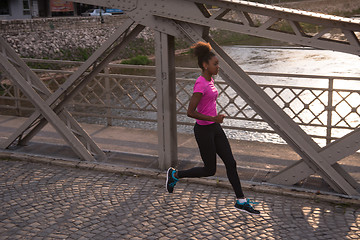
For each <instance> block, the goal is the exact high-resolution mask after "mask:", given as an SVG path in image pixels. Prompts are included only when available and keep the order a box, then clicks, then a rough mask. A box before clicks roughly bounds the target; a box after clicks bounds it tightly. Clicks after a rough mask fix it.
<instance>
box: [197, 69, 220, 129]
mask: <svg viewBox="0 0 360 240" xmlns="http://www.w3.org/2000/svg"><path fill="white" fill-rule="evenodd" d="M193 92H194V93H196V92H199V93H202V98H201V100H200V102H199V104H198V105H197V111H198V112H199V113H201V114H204V115H207V116H213V117H215V116H217V111H216V98H217V97H218V91H217V89H216V87H215V85H214V79H213V78H211V81H210V82H209V81H208V80H206V79H205V78H204V77H203V76H200V77H198V79H196V82H195V85H194V91H193ZM196 122H197V123H198V124H199V125H209V124H212V123H214V122H210V121H204V120H199V119H196Z"/></svg>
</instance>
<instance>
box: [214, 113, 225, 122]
mask: <svg viewBox="0 0 360 240" xmlns="http://www.w3.org/2000/svg"><path fill="white" fill-rule="evenodd" d="M224 118H225V115H224V114H218V115H217V116H215V117H214V122H216V123H222V122H223V121H224Z"/></svg>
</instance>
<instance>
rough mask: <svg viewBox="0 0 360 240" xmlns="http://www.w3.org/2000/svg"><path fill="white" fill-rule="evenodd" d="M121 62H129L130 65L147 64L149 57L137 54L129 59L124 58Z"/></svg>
mask: <svg viewBox="0 0 360 240" xmlns="http://www.w3.org/2000/svg"><path fill="white" fill-rule="evenodd" d="M121 63H122V64H130V65H149V64H150V63H151V61H150V59H149V58H148V57H147V56H144V55H138V56H136V57H132V58H130V59H126V60H123V61H121Z"/></svg>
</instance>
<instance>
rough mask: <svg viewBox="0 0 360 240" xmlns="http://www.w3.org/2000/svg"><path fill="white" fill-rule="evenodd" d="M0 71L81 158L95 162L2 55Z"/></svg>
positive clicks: (0, 57) (0, 55) (0, 56)
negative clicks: (16, 86) (18, 88)
mask: <svg viewBox="0 0 360 240" xmlns="http://www.w3.org/2000/svg"><path fill="white" fill-rule="evenodd" d="M0 62H1V64H0V69H1V70H2V71H3V72H4V73H5V74H6V75H7V76H8V77H9V79H12V80H13V81H14V82H15V83H16V84H17V85H18V86H19V87H20V88H21V90H22V91H23V93H24V94H25V95H26V96H27V97H28V98H29V99H30V100H31V102H32V103H33V104H34V106H35V107H36V108H37V109H38V110H39V111H40V112H41V114H42V115H43V116H44V117H45V118H46V119H47V120H48V122H49V123H51V125H52V126H53V127H54V128H55V129H56V131H57V132H58V133H59V134H60V135H61V136H62V137H63V138H64V140H65V141H66V142H67V143H68V144H70V147H71V148H72V149H73V150H74V152H75V153H77V154H78V155H79V156H80V157H81V158H83V159H85V160H87V161H93V160H94V159H93V156H92V155H91V154H90V153H89V152H88V151H87V150H86V149H85V148H84V146H83V145H82V144H81V142H80V141H79V140H78V139H77V138H76V137H75V136H74V134H73V133H72V132H71V131H70V130H69V129H68V128H67V126H66V125H65V123H64V122H63V121H62V120H61V119H60V118H59V117H58V116H57V115H56V113H54V112H53V111H52V109H51V108H50V107H49V106H48V105H47V104H46V103H45V101H44V100H43V99H42V98H41V97H40V95H39V94H38V93H37V92H36V91H35V90H34V89H33V88H32V86H31V84H30V83H29V82H28V81H27V80H26V79H25V78H24V77H23V76H22V75H21V74H20V72H19V71H18V70H17V69H16V68H15V67H14V66H13V65H12V63H11V62H10V61H9V60H8V58H7V57H6V56H4V55H3V54H0Z"/></svg>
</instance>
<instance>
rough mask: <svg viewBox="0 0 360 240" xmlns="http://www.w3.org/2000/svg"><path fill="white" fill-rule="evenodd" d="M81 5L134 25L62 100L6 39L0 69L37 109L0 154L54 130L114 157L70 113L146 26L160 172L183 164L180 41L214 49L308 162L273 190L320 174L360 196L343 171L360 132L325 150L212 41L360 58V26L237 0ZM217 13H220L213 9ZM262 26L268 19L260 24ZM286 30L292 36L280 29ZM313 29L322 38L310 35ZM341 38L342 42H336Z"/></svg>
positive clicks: (91, 151) (280, 178)
mask: <svg viewBox="0 0 360 240" xmlns="http://www.w3.org/2000/svg"><path fill="white" fill-rule="evenodd" d="M75 2H80V3H85V4H93V5H101V6H103V7H108V8H119V9H123V10H124V11H125V12H126V14H127V16H128V17H129V19H128V20H127V21H126V22H125V23H123V24H122V25H121V26H120V27H119V28H118V30H117V31H116V32H115V33H114V34H113V35H112V36H111V37H110V38H109V39H108V40H107V41H106V42H105V43H104V44H103V45H102V46H101V47H100V48H99V49H98V50H97V51H96V52H95V53H94V54H93V55H92V56H91V57H90V58H89V59H88V60H87V61H86V62H85V63H84V64H83V65H82V66H81V67H80V68H79V69H78V70H77V71H76V72H75V73H74V74H73V75H71V76H70V77H69V78H68V79H67V80H66V81H65V83H64V84H63V85H62V86H61V87H60V88H59V89H58V90H57V91H55V92H54V93H51V92H50V91H49V90H48V89H47V88H46V87H45V86H44V84H43V83H42V82H41V80H40V79H39V78H38V77H37V76H36V75H35V74H34V73H33V72H32V71H31V70H30V69H29V68H28V67H27V65H26V64H25V63H24V62H23V61H22V60H21V59H20V58H19V57H18V56H17V54H16V53H15V51H14V50H13V49H12V48H11V47H10V46H9V45H8V44H7V43H6V41H4V40H2V39H1V40H0V47H1V49H0V50H1V51H0V52H1V54H0V69H1V71H3V72H4V73H5V74H7V76H8V77H9V79H12V80H13V82H14V83H15V84H17V85H18V86H19V87H20V88H21V89H22V91H23V92H24V94H26V95H27V97H28V98H29V100H30V101H31V102H32V103H33V104H34V106H35V107H36V109H37V110H36V111H35V112H34V113H33V114H32V115H31V117H29V118H28V120H27V121H26V122H25V123H24V124H23V125H22V126H21V127H20V128H19V129H18V130H17V131H16V132H15V133H13V134H12V135H11V136H10V137H9V138H8V139H7V140H6V141H4V142H2V143H1V145H0V147H2V148H8V147H10V146H11V145H13V144H17V145H24V144H26V143H27V142H28V141H29V140H31V138H32V137H33V136H35V135H36V133H38V132H39V131H40V130H41V129H42V128H43V127H44V126H45V125H46V123H50V124H51V125H52V126H53V127H54V128H55V129H56V130H57V132H58V133H59V134H61V136H62V137H63V138H64V139H65V140H66V142H67V143H68V144H69V145H70V146H71V148H72V149H73V150H74V152H75V153H77V154H78V156H79V157H80V158H81V159H84V160H87V161H96V160H101V159H104V158H106V155H105V154H104V153H103V151H102V150H101V149H100V148H99V147H98V146H97V145H96V143H95V142H94V141H93V140H92V139H91V138H90V137H89V136H88V135H87V133H86V132H85V131H83V130H82V128H81V126H80V125H79V124H78V123H77V122H76V120H75V119H74V118H73V117H72V116H71V115H70V114H69V113H68V112H67V111H66V109H65V108H64V107H65V106H66V104H67V103H68V101H69V100H70V99H71V98H72V97H74V96H75V95H76V94H77V93H78V92H79V91H80V90H81V89H82V88H83V87H84V86H86V84H87V83H88V82H89V81H90V80H91V79H93V78H94V77H95V76H96V74H98V73H99V72H100V71H101V70H102V69H103V68H104V67H105V66H106V65H107V64H108V63H109V62H110V61H111V60H112V59H114V57H116V56H117V54H118V53H119V51H120V50H121V49H122V48H123V47H124V46H125V45H126V44H127V43H128V42H129V41H131V40H132V39H133V38H135V37H136V36H137V35H138V34H139V33H140V32H141V31H142V29H143V28H144V27H149V28H151V29H153V30H154V31H155V50H156V69H157V71H156V77H157V93H158V95H157V101H158V103H157V104H158V108H157V109H158V134H159V168H160V169H166V168H167V167H169V166H171V165H174V164H176V161H177V131H176V97H175V96H176V94H175V93H176V89H175V64H174V56H175V47H174V38H184V39H186V40H187V41H189V42H190V43H194V42H197V41H206V42H209V43H210V44H211V46H212V48H213V51H214V52H215V53H216V55H217V56H218V58H219V60H220V66H221V70H220V72H219V74H220V75H221V77H222V78H223V79H224V80H225V81H226V82H227V83H228V84H229V85H230V86H231V87H232V88H233V89H234V90H235V91H236V92H237V93H238V94H239V95H240V96H241V97H242V98H243V99H244V100H245V101H246V102H247V103H248V104H249V105H250V106H251V107H252V108H253V109H254V110H255V111H256V112H257V113H258V114H259V115H260V116H261V117H262V118H263V119H264V120H266V121H267V123H268V124H269V125H270V126H271V127H272V128H273V129H274V130H275V131H276V132H277V133H278V134H279V135H280V136H281V137H282V138H283V139H284V140H285V141H286V142H287V143H288V144H289V145H290V146H291V147H292V148H293V149H294V150H295V151H296V152H297V153H298V154H299V155H300V157H301V158H302V159H301V160H299V161H298V162H296V163H295V164H293V165H291V166H289V167H287V168H286V169H284V170H282V171H280V172H279V173H278V174H277V175H275V176H274V177H273V178H271V179H270V180H269V182H271V183H276V184H285V185H292V184H295V183H297V182H299V181H301V180H302V179H304V178H306V177H307V176H309V175H311V174H314V173H317V174H319V175H320V176H321V177H322V178H323V179H324V180H325V181H326V182H327V183H328V184H329V185H330V186H331V187H332V188H333V189H334V190H336V191H338V192H340V193H344V194H348V195H359V191H360V186H359V184H358V183H357V182H356V181H355V180H354V179H353V178H352V177H351V176H350V175H349V174H348V173H347V172H346V171H345V170H344V169H343V168H342V167H341V166H340V165H339V164H338V161H340V160H341V159H343V158H345V157H347V156H349V155H351V154H354V153H355V152H356V151H357V150H359V149H360V129H358V128H357V129H355V130H354V131H353V132H351V133H349V134H347V135H346V136H344V137H342V138H341V139H338V140H336V141H334V142H332V143H330V144H328V145H327V146H325V147H323V148H321V147H320V146H319V145H318V144H316V143H315V142H314V141H313V139H312V138H311V137H310V136H309V135H308V134H306V133H305V132H304V131H303V130H302V129H301V128H300V127H299V126H298V124H296V123H295V122H294V121H293V120H292V119H291V118H290V117H289V116H288V115H287V114H286V113H285V112H284V111H283V110H282V109H281V108H280V107H279V106H278V105H277V104H276V103H275V102H274V101H273V100H272V99H271V98H270V97H269V96H268V95H267V94H266V93H265V92H264V91H263V90H262V89H261V88H260V87H259V86H258V85H257V84H256V83H255V82H254V80H253V79H252V78H251V77H250V76H249V75H247V74H246V73H245V72H244V71H243V70H242V69H241V67H240V66H238V65H237V64H236V63H235V62H234V61H233V60H232V59H231V57H229V56H228V55H227V54H226V53H225V52H224V51H223V50H222V48H221V47H220V46H219V45H218V44H217V43H216V42H215V41H214V40H213V39H212V38H211V36H210V34H209V32H210V28H218V29H225V30H230V31H234V32H239V33H244V34H248V35H254V36H259V37H265V38H270V39H276V40H280V41H285V42H292V43H295V44H299V45H303V46H310V47H314V48H320V49H329V50H334V51H340V52H345V53H350V54H356V55H360V42H359V37H358V35H357V34H358V33H359V32H360V22H358V21H355V20H352V19H348V18H341V17H337V16H330V15H324V14H318V13H311V12H305V11H300V10H294V9H286V8H280V7H276V6H271V5H264V4H257V3H252V2H248V1H235V0H233V1H230V0H210V1H208V0H207V1H205V0H104V1H101V2H99V1H96V0H76V1H75ZM214 6H216V8H213V7H214ZM259 19H260V20H259ZM280 22H282V23H286V24H287V25H288V27H287V28H286V29H285V30H284V29H281V28H279V23H280ZM305 24H310V25H313V26H315V27H316V28H318V29H319V30H320V31H319V32H318V33H316V34H312V33H309V32H306V30H305V28H304V25H305ZM333 31H336V32H337V33H338V34H340V36H341V38H338V39H332V38H331V37H329V33H330V32H333Z"/></svg>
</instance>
